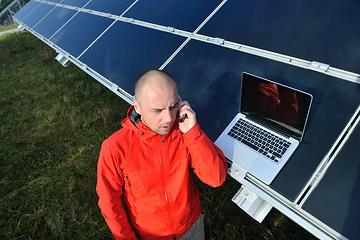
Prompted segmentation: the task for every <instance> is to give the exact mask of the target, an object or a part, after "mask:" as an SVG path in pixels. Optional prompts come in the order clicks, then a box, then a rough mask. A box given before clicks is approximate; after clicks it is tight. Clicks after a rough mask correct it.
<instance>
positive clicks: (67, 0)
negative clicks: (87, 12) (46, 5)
mask: <svg viewBox="0 0 360 240" xmlns="http://www.w3.org/2000/svg"><path fill="white" fill-rule="evenodd" d="M89 1H90V0H76V1H74V0H63V1H61V2H60V3H61V4H64V5H70V6H73V7H84V6H85V5H86V4H87V3H88V2H89Z"/></svg>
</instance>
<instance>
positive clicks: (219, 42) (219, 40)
mask: <svg viewBox="0 0 360 240" xmlns="http://www.w3.org/2000/svg"><path fill="white" fill-rule="evenodd" d="M224 41H225V40H224V39H222V38H218V37H216V38H214V39H213V40H212V43H214V44H216V45H222V44H224Z"/></svg>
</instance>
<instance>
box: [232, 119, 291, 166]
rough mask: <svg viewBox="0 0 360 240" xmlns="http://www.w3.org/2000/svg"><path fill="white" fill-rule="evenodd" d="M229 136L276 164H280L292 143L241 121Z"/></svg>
mask: <svg viewBox="0 0 360 240" xmlns="http://www.w3.org/2000/svg"><path fill="white" fill-rule="evenodd" d="M228 135H229V136H231V137H233V138H235V139H237V140H238V141H240V142H242V143H244V144H245V145H247V146H249V147H251V148H252V149H254V150H255V151H257V152H259V153H261V154H262V155H264V156H266V157H267V158H269V159H270V160H272V161H273V162H274V163H279V162H280V159H281V157H282V156H283V155H284V153H285V152H286V150H287V149H288V148H289V146H290V144H291V143H290V142H289V141H286V140H284V139H282V138H279V137H278V136H276V135H274V134H272V133H270V132H268V131H266V130H264V129H262V128H259V127H257V126H256V125H253V124H251V123H249V122H246V121H244V120H243V119H241V118H240V119H239V120H238V121H237V122H236V123H235V125H234V126H233V127H232V128H231V129H230V131H229V132H228Z"/></svg>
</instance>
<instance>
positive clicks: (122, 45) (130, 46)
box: [79, 22, 185, 95]
mask: <svg viewBox="0 0 360 240" xmlns="http://www.w3.org/2000/svg"><path fill="white" fill-rule="evenodd" d="M184 41H185V38H183V37H180V36H176V35H172V34H168V33H166V32H161V31H156V30H153V29H149V28H145V27H142V26H137V25H132V24H128V23H124V22H116V23H115V24H114V25H113V26H112V27H111V28H110V29H109V30H108V31H107V32H106V33H104V35H103V36H102V37H101V38H100V39H99V40H98V41H96V42H95V43H94V44H93V45H92V46H91V47H90V48H89V49H88V50H87V51H86V52H85V53H84V54H83V55H82V56H81V57H80V59H79V60H80V61H81V62H83V63H85V64H86V65H87V66H89V67H91V68H93V70H95V71H96V72H97V73H99V74H101V75H102V76H104V77H105V78H107V79H108V80H110V81H111V82H114V83H116V84H117V85H119V86H121V88H122V89H123V90H125V91H126V92H128V93H129V94H131V95H133V94H134V85H135V80H136V79H137V78H138V77H139V72H145V71H147V70H148V69H154V68H155V69H156V68H160V67H161V65H162V64H163V63H164V62H165V61H166V60H167V59H168V58H169V57H170V56H171V54H172V53H173V52H174V51H175V50H176V49H177V48H178V47H179V46H180V45H181V44H182V43H183V42H184ZM145 59H146V61H144V60H145ZM129 66H131V67H129Z"/></svg>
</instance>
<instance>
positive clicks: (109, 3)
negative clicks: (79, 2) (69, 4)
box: [86, 0, 135, 15]
mask: <svg viewBox="0 0 360 240" xmlns="http://www.w3.org/2000/svg"><path fill="white" fill-rule="evenodd" d="M134 2H135V0H121V1H119V0H92V1H91V2H90V3H89V4H87V5H86V8H87V9H91V10H94V11H99V12H103V13H111V14H115V15H122V13H123V12H125V10H126V9H128V8H129V7H130V6H131V5H132V4H133V3H134Z"/></svg>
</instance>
